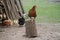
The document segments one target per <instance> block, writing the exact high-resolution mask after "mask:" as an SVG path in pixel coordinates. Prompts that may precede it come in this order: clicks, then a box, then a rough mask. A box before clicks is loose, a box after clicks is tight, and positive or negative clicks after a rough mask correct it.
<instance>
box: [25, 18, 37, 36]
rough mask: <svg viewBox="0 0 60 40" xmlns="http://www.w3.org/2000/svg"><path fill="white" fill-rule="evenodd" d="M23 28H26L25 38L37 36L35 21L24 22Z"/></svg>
mask: <svg viewBox="0 0 60 40" xmlns="http://www.w3.org/2000/svg"><path fill="white" fill-rule="evenodd" d="M25 27H26V36H27V37H36V36H37V29H36V24H35V19H31V20H27V21H26V22H25Z"/></svg>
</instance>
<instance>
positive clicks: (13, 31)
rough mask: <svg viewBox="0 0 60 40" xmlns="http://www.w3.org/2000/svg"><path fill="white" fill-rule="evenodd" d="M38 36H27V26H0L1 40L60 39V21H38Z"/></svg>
mask: <svg viewBox="0 0 60 40" xmlns="http://www.w3.org/2000/svg"><path fill="white" fill-rule="evenodd" d="M36 28H37V33H38V37H36V38H28V37H25V36H24V35H25V31H26V30H25V27H19V25H14V26H9V27H7V28H0V31H1V32H0V40H60V23H37V24H36Z"/></svg>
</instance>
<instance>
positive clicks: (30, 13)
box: [28, 5, 37, 18]
mask: <svg viewBox="0 0 60 40" xmlns="http://www.w3.org/2000/svg"><path fill="white" fill-rule="evenodd" d="M28 16H29V17H30V18H31V17H34V18H36V16H37V15H36V5H34V6H33V7H32V9H30V10H29V13H28Z"/></svg>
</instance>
